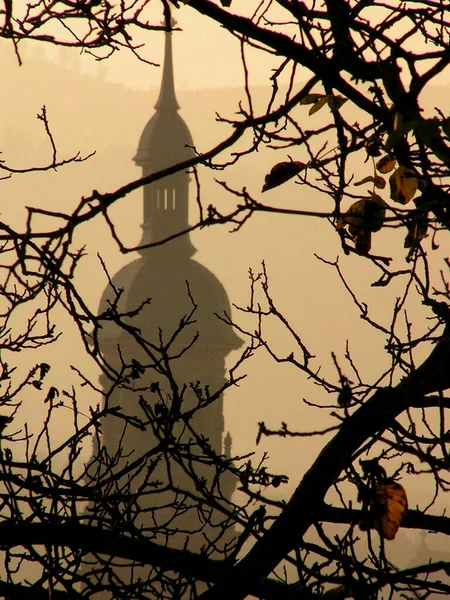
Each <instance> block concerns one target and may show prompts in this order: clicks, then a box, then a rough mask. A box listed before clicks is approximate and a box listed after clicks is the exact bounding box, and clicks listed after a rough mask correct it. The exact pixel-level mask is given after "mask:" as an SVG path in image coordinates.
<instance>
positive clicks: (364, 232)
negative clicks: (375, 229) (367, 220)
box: [350, 229, 372, 256]
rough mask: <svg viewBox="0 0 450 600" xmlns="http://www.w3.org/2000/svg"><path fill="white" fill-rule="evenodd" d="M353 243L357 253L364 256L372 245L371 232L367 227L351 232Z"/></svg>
mask: <svg viewBox="0 0 450 600" xmlns="http://www.w3.org/2000/svg"><path fill="white" fill-rule="evenodd" d="M350 234H351V236H352V239H353V243H354V244H355V250H356V252H358V254H362V255H363V256H366V255H367V254H369V252H370V248H371V246H372V232H371V231H369V230H368V229H358V231H355V232H354V233H351V232H350Z"/></svg>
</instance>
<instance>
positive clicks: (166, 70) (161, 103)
mask: <svg viewBox="0 0 450 600" xmlns="http://www.w3.org/2000/svg"><path fill="white" fill-rule="evenodd" d="M165 36H166V43H165V47H164V67H163V75H162V81H161V90H160V92H159V98H158V101H157V103H156V104H155V108H156V110H161V111H163V110H165V111H167V110H170V111H178V110H179V109H180V105H179V104H178V102H177V97H176V95H175V81H174V76H173V58H172V32H171V31H166V34H165Z"/></svg>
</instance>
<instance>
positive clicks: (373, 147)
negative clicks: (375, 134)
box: [366, 140, 381, 157]
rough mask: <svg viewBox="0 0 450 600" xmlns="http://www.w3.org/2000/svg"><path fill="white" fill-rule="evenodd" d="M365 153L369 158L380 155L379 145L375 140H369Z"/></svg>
mask: <svg viewBox="0 0 450 600" xmlns="http://www.w3.org/2000/svg"><path fill="white" fill-rule="evenodd" d="M366 152H367V154H368V155H369V156H372V157H375V156H380V155H381V150H380V144H379V142H378V141H377V140H371V141H370V142H368V143H367V146H366Z"/></svg>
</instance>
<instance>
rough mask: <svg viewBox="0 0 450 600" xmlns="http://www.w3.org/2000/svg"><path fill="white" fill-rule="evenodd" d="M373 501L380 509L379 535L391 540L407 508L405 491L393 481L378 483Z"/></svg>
mask: <svg viewBox="0 0 450 600" xmlns="http://www.w3.org/2000/svg"><path fill="white" fill-rule="evenodd" d="M375 501H376V505H377V507H378V508H379V509H380V510H381V511H382V514H381V517H380V535H382V536H383V537H384V538H385V539H386V540H393V539H394V538H395V535H396V533H397V531H398V528H399V527H400V524H401V522H402V519H403V515H404V514H405V511H406V510H407V508H408V499H407V497H406V492H405V490H404V488H403V486H401V485H400V484H399V483H396V482H395V481H391V482H387V483H378V484H377V485H376V488H375Z"/></svg>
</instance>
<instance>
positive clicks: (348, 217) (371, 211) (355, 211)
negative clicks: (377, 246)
mask: <svg viewBox="0 0 450 600" xmlns="http://www.w3.org/2000/svg"><path fill="white" fill-rule="evenodd" d="M386 208H387V204H386V202H385V201H384V200H383V198H381V197H380V196H378V195H377V194H372V196H370V198H364V199H363V200H358V201H357V202H354V203H353V204H352V205H351V206H350V208H349V209H348V210H347V212H345V213H344V214H343V215H342V217H341V219H340V221H341V222H342V224H343V225H349V226H350V227H351V228H355V229H367V230H368V231H372V232H375V231H379V230H380V229H381V227H382V226H383V222H384V218H385V215H386ZM343 225H342V226H343ZM342 226H341V228H342ZM350 227H349V233H351V231H350ZM338 228H339V227H338Z"/></svg>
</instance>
